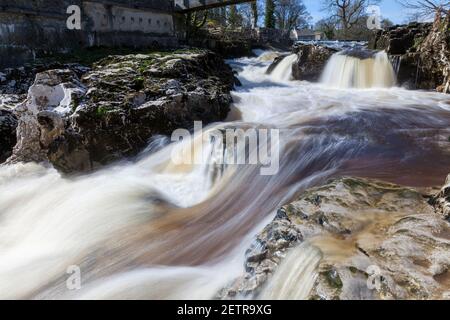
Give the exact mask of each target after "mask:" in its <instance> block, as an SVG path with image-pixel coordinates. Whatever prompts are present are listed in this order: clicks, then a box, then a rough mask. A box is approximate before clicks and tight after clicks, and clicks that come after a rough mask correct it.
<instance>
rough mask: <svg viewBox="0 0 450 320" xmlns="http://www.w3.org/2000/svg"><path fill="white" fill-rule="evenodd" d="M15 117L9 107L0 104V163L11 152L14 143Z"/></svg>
mask: <svg viewBox="0 0 450 320" xmlns="http://www.w3.org/2000/svg"><path fill="white" fill-rule="evenodd" d="M16 128H17V118H16V117H15V116H14V114H13V112H12V110H11V109H9V108H6V107H4V106H1V105H0V163H3V162H4V161H5V160H6V159H7V158H9V157H10V156H11V154H12V150H13V148H14V145H15V144H16Z"/></svg>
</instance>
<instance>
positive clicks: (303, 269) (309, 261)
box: [260, 242, 322, 300]
mask: <svg viewBox="0 0 450 320" xmlns="http://www.w3.org/2000/svg"><path fill="white" fill-rule="evenodd" d="M321 258H322V253H321V252H320V250H319V249H317V248H316V247H314V246H313V245H310V244H309V243H307V242H304V243H303V244H301V245H300V246H299V247H297V248H294V249H293V250H291V251H290V252H289V253H288V255H287V256H286V258H285V259H284V261H283V263H281V265H280V266H279V267H278V269H277V271H276V272H275V274H274V275H273V277H272V279H270V281H269V283H268V285H267V286H266V287H265V288H264V289H263V291H262V293H261V296H260V298H261V299H263V300H278V299H280V300H305V299H307V298H308V295H309V293H310V291H311V289H312V288H313V285H314V282H315V281H316V278H317V270H316V268H317V265H318V264H319V262H320V260H321Z"/></svg>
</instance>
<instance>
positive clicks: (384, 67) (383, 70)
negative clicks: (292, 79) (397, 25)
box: [321, 51, 396, 89]
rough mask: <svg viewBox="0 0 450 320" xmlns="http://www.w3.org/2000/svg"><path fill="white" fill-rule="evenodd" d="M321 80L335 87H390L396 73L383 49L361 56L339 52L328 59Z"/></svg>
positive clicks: (393, 84)
mask: <svg viewBox="0 0 450 320" xmlns="http://www.w3.org/2000/svg"><path fill="white" fill-rule="evenodd" d="M321 82H322V83H323V84H325V85H326V86H330V87H335V88H358V89H366V88H390V87H393V86H395V84H396V74H395V71H394V68H393V67H392V64H391V61H390V60H389V57H388V55H387V53H386V52H384V51H381V52H377V53H374V54H373V55H371V56H363V57H358V56H354V55H352V54H348V53H347V52H339V53H336V54H334V55H333V56H332V57H331V59H330V61H328V63H327V66H326V68H325V70H324V72H323V74H322V79H321Z"/></svg>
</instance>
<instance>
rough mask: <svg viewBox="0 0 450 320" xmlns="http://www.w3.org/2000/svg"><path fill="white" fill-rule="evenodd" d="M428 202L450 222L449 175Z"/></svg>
mask: <svg viewBox="0 0 450 320" xmlns="http://www.w3.org/2000/svg"><path fill="white" fill-rule="evenodd" d="M430 203H431V204H432V205H434V207H435V208H436V211H437V212H438V213H440V214H441V215H442V217H443V218H444V219H446V220H447V221H449V222H450V175H449V176H448V177H447V180H446V181H445V185H444V186H443V187H442V189H441V191H440V192H439V193H438V194H437V195H436V196H435V197H433V198H432V199H431V201H430Z"/></svg>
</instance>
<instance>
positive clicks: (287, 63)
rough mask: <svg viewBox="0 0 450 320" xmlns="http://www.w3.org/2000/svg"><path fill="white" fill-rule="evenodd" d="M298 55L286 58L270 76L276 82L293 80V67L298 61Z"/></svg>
mask: <svg viewBox="0 0 450 320" xmlns="http://www.w3.org/2000/svg"><path fill="white" fill-rule="evenodd" d="M297 59H298V57H297V55H296V54H291V55H289V56H287V57H285V58H284V59H283V60H281V61H280V63H278V65H277V66H276V67H275V69H274V70H273V71H272V73H271V74H270V76H271V78H272V79H273V80H275V81H289V80H291V79H292V65H293V64H294V63H295V61H297Z"/></svg>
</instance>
